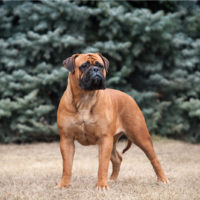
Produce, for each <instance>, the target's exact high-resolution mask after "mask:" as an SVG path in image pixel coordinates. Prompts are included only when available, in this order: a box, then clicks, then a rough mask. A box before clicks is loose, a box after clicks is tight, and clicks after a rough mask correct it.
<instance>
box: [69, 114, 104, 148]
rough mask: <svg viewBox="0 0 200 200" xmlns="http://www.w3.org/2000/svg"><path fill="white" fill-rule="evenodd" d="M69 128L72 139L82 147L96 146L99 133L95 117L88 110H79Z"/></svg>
mask: <svg viewBox="0 0 200 200" xmlns="http://www.w3.org/2000/svg"><path fill="white" fill-rule="evenodd" d="M71 127H72V128H73V131H74V138H75V139H76V140H77V141H78V142H79V143H81V144H83V145H90V144H96V142H97V140H98V138H99V134H100V132H101V131H100V130H99V123H98V121H97V117H96V116H95V115H93V114H92V113H91V112H90V111H89V110H80V111H79V113H78V114H77V116H76V117H75V118H74V119H73V122H72V124H71Z"/></svg>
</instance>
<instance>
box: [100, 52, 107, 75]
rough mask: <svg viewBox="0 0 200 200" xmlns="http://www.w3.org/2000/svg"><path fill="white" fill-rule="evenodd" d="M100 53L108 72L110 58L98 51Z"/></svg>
mask: <svg viewBox="0 0 200 200" xmlns="http://www.w3.org/2000/svg"><path fill="white" fill-rule="evenodd" d="M98 55H99V56H100V57H101V59H102V60H103V63H104V67H105V69H106V71H107V72H108V67H109V61H108V59H107V58H106V57H104V56H102V54H100V53H98Z"/></svg>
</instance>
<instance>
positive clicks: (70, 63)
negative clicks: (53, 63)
mask: <svg viewBox="0 0 200 200" xmlns="http://www.w3.org/2000/svg"><path fill="white" fill-rule="evenodd" d="M78 55H79V54H74V55H72V56H71V57H69V58H67V59H66V60H64V61H63V65H64V66H65V68H66V69H68V70H69V71H70V72H71V73H74V72H75V58H76V57H77V56H78Z"/></svg>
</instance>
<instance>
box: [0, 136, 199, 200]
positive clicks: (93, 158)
mask: <svg viewBox="0 0 200 200" xmlns="http://www.w3.org/2000/svg"><path fill="white" fill-rule="evenodd" d="M124 146H125V143H123V142H120V143H119V144H118V149H119V150H122V149H123V147H124ZM154 146H155V150H156V152H157V154H158V157H159V159H160V161H161V163H162V166H163V168H164V170H165V172H166V174H167V177H168V178H169V180H170V184H159V185H158V184H157V183H156V177H155V174H154V172H153V169H152V167H151V165H150V162H149V161H148V160H147V158H146V156H144V154H143V152H142V151H141V150H140V149H138V148H137V147H135V146H133V147H132V148H131V149H130V150H129V151H128V152H127V153H126V154H125V155H124V156H123V162H122V167H121V171H120V175H119V178H118V181H117V182H110V183H109V185H110V190H109V191H106V192H99V191H96V190H95V184H96V179H97V167H98V154H97V146H89V147H83V146H81V145H79V144H76V155H75V159H74V165H73V178H72V182H71V186H70V187H69V188H68V189H54V186H55V185H56V183H58V182H59V181H60V176H61V171H62V169H61V162H62V161H61V155H60V152H59V144H58V143H50V144H46V143H38V144H30V145H28V144H26V145H13V144H12V145H0V199H1V200H4V199H9V200H13V199H26V200H27V199H31V200H33V199H34V200H40V199H44V200H48V199H52V200H56V199H59V200H60V199H68V200H79V199H84V200H90V199H91V200H95V199H105V200H109V199H113V200H118V199H123V200H127V199H129V200H132V199H139V200H141V199H145V200H150V199H153V200H155V199H161V200H170V199H173V200H176V199H180V200H183V199H185V200H188V199H190V200H191V199H200V145H192V144H187V143H183V142H178V141H172V140H166V139H165V140H159V141H158V140H155V141H154ZM110 172H111V165H110V170H109V173H110Z"/></svg>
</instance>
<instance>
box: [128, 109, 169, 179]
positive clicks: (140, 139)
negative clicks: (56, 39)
mask: <svg viewBox="0 0 200 200" xmlns="http://www.w3.org/2000/svg"><path fill="white" fill-rule="evenodd" d="M137 116H138V118H137V121H134V120H130V121H129V122H128V123H127V124H126V125H127V126H126V130H127V133H128V135H127V136H128V138H129V140H131V141H132V142H133V143H135V144H136V145H137V146H138V147H140V148H141V149H142V150H143V151H144V153H145V154H146V156H147V157H148V159H149V160H150V162H151V164H152V166H153V169H154V171H155V173H156V175H157V178H158V181H162V182H168V179H167V178H166V176H165V174H164V171H163V169H162V167H161V164H160V162H159V160H158V158H157V155H156V153H155V151H154V148H153V144H152V140H151V136H150V134H149V131H148V129H147V126H146V123H145V120H144V117H143V115H142V113H141V112H138V114H137Z"/></svg>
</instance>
